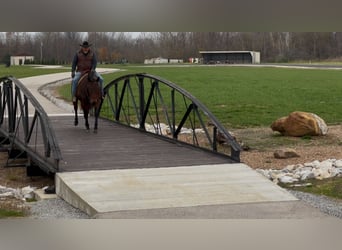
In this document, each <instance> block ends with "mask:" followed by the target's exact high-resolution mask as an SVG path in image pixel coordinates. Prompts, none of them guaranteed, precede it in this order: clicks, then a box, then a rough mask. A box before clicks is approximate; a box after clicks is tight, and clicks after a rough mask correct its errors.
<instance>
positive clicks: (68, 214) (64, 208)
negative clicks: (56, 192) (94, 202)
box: [29, 198, 90, 219]
mask: <svg viewBox="0 0 342 250" xmlns="http://www.w3.org/2000/svg"><path fill="white" fill-rule="evenodd" d="M29 206H30V212H31V214H30V216H29V217H30V218H34V219H90V217H89V216H88V215H87V214H86V213H84V212H82V211H81V210H79V209H77V208H74V207H73V206H71V205H70V204H68V203H67V202H65V201H64V200H63V199H61V198H56V199H45V200H40V201H37V202H33V203H29Z"/></svg>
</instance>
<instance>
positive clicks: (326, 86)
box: [0, 65, 342, 128]
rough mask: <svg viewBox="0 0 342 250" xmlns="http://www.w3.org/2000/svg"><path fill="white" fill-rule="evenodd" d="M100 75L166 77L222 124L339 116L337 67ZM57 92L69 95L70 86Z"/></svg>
mask: <svg viewBox="0 0 342 250" xmlns="http://www.w3.org/2000/svg"><path fill="white" fill-rule="evenodd" d="M98 67H115V68H120V69H122V70H123V71H120V72H117V73H113V74H106V75H103V76H104V79H105V83H108V82H110V81H112V80H114V79H115V78H117V77H119V76H121V75H124V74H129V73H142V72H144V73H149V74H152V75H156V76H159V77H161V78H164V79H166V80H169V81H171V82H173V83H175V84H177V85H179V86H180V87H182V88H184V89H185V90H187V91H189V92H190V93H191V94H192V95H193V96H195V97H196V98H197V99H199V100H200V101H201V102H202V103H203V104H204V105H206V106H207V107H208V109H209V110H210V111H211V112H212V113H213V114H214V115H215V116H216V117H217V118H218V120H219V121H220V122H221V123H222V124H224V125H225V126H227V127H232V128H244V127H259V126H269V125H270V124H271V123H272V122H273V121H274V120H276V119H277V118H279V117H282V116H286V115H288V114H289V113H290V112H292V111H296V110H298V111H306V112H313V113H316V114H317V115H319V116H320V117H322V118H323V119H324V120H325V121H326V122H327V123H328V124H337V123H341V122H342V109H341V108H340V106H341V104H342V98H341V97H342V71H341V70H325V69H322V70H317V69H289V68H272V67H231V66H194V67H177V66H173V67H169V66H162V67H160V66H159V67H157V66H144V65H141V66H139V65H138V66H122V65H99V66H98ZM65 71H70V67H69V66H67V67H65V68H60V69H40V68H36V67H30V66H11V67H9V68H6V67H5V66H3V65H1V66H0V76H6V75H12V76H14V77H16V78H22V77H27V76H33V75H40V74H49V73H56V72H65ZM61 92H62V93H63V95H64V96H65V97H66V98H67V99H69V98H70V86H69V85H67V86H65V87H64V89H63V88H62V90H61Z"/></svg>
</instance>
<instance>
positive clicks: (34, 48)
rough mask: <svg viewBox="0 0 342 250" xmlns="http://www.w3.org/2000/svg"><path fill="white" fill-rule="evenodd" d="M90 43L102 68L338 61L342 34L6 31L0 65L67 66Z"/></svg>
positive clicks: (0, 37) (2, 36)
mask: <svg viewBox="0 0 342 250" xmlns="http://www.w3.org/2000/svg"><path fill="white" fill-rule="evenodd" d="M83 40H88V41H89V42H90V43H92V44H93V45H92V46H93V49H95V50H96V53H97V56H98V61H99V63H126V62H129V63H143V62H144V60H145V59H149V58H156V57H163V58H174V59H182V60H183V61H184V62H187V61H188V60H189V58H196V57H200V54H199V51H203V50H234V51H244V50H249V51H259V52H260V54H261V62H262V63H272V62H292V61H324V60H332V61H333V60H337V61H338V60H340V58H341V57H342V32H140V33H134V34H133V33H128V32H41V33H29V32H3V33H0V60H1V62H2V63H6V62H8V60H9V57H10V56H11V55H21V54H26V55H33V56H34V57H35V60H34V62H35V63H43V64H69V63H71V60H72V57H73V55H74V53H75V52H76V51H77V50H78V49H79V44H80V43H81V42H82V41H83Z"/></svg>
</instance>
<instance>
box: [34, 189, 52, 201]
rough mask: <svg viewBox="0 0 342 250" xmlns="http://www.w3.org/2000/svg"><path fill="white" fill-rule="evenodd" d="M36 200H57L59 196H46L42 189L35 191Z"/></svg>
mask: <svg viewBox="0 0 342 250" xmlns="http://www.w3.org/2000/svg"><path fill="white" fill-rule="evenodd" d="M34 198H35V199H36V200H37V201H40V200H47V199H56V198H57V194H46V193H45V191H44V190H43V189H41V188H40V189H36V190H34Z"/></svg>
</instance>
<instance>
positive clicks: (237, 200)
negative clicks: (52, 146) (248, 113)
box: [56, 163, 297, 218]
mask: <svg viewBox="0 0 342 250" xmlns="http://www.w3.org/2000/svg"><path fill="white" fill-rule="evenodd" d="M56 193H57V195H59V196H61V197H62V198H63V199H64V200H66V201H67V202H68V203H70V204H71V205H73V206H75V207H77V208H80V209H81V210H83V211H84V212H86V213H87V214H88V215H90V216H93V217H97V218H106V217H111V216H105V215H106V214H107V215H110V214H111V215H115V213H120V212H123V211H125V212H127V211H134V212H135V213H137V212H138V211H152V210H155V209H170V208H194V209H195V208H196V207H197V208H198V207H199V206H209V205H223V204H240V205H241V204H251V203H265V202H266V203H267V202H283V201H297V199H296V198H295V197H294V196H293V195H291V194H290V193H288V192H287V191H286V190H285V189H282V188H281V187H279V186H278V185H276V184H274V183H272V182H271V181H269V180H268V179H266V178H265V177H264V176H262V175H260V174H259V173H257V172H256V171H254V170H253V169H251V168H250V167H249V166H247V165H245V164H241V163H237V164H218V165H201V166H184V167H168V168H148V169H123V170H122V169H121V170H120V169H118V170H104V171H83V172H63V173H57V174H56ZM114 217H115V216H114Z"/></svg>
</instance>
